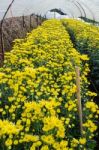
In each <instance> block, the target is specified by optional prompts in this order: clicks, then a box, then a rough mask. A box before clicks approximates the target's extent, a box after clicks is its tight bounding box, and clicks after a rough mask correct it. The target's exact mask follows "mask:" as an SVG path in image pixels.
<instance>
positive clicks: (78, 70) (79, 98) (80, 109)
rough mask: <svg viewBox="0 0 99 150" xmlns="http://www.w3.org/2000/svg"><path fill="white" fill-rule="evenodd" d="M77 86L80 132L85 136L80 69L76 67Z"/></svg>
mask: <svg viewBox="0 0 99 150" xmlns="http://www.w3.org/2000/svg"><path fill="white" fill-rule="evenodd" d="M76 86H77V105H78V113H79V120H80V132H81V135H82V134H83V133H82V132H83V119H82V104H81V93H80V92H81V88H80V69H79V67H76Z"/></svg>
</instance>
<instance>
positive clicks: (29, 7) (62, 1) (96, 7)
mask: <svg viewBox="0 0 99 150" xmlns="http://www.w3.org/2000/svg"><path fill="white" fill-rule="evenodd" d="M10 2H11V0H0V19H2V17H3V15H4V12H5V11H6V9H7V7H8V5H9V4H10ZM54 8H57V9H61V10H62V11H63V12H64V13H66V14H67V15H68V17H71V18H77V17H81V16H83V17H87V18H89V19H93V20H95V21H99V0H15V2H14V3H13V5H12V7H11V9H10V10H9V12H8V14H7V16H6V17H16V16H22V15H30V14H32V13H35V14H38V15H42V16H44V15H47V16H48V17H49V16H50V18H51V14H49V12H50V10H51V9H54ZM56 16H58V15H56ZM52 17H53V15H52Z"/></svg>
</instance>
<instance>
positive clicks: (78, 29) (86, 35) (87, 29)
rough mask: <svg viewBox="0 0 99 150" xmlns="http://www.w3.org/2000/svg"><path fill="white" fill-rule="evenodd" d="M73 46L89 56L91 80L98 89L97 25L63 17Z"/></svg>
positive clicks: (98, 51)
mask: <svg viewBox="0 0 99 150" xmlns="http://www.w3.org/2000/svg"><path fill="white" fill-rule="evenodd" d="M62 22H63V24H64V25H65V27H66V29H67V30H68V32H69V34H70V36H71V39H72V41H73V43H74V46H75V48H76V49H77V50H78V51H79V52H80V53H82V54H87V55H88V56H89V58H90V61H89V63H90V68H91V74H90V75H91V80H92V82H93V84H94V86H95V87H96V89H97V90H98V91H99V27H97V26H93V25H91V24H87V23H84V22H82V21H78V20H73V19H63V20H62Z"/></svg>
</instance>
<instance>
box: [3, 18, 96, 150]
mask: <svg viewBox="0 0 99 150" xmlns="http://www.w3.org/2000/svg"><path fill="white" fill-rule="evenodd" d="M87 60H88V57H87V56H86V55H81V54H80V53H78V52H77V51H76V49H74V48H73V44H72V42H71V40H70V37H69V34H68V33H67V31H66V30H65V27H64V26H63V25H62V23H61V22H60V21H58V20H48V21H46V22H44V23H43V25H42V26H41V27H38V28H37V29H35V30H34V31H32V32H31V33H29V34H28V35H27V37H26V38H25V39H21V40H19V39H17V40H16V41H15V44H14V47H13V49H12V51H11V52H9V53H6V56H5V61H4V66H3V67H2V68H1V69H0V148H1V149H0V150H2V149H12V150H19V149H20V150H23V149H25V150H29V149H30V150H36V149H40V150H61V149H62V150H79V149H80V150H85V149H94V146H95V141H94V136H95V132H96V130H97V123H96V120H97V118H98V114H99V109H98V106H97V105H96V104H95V103H94V102H93V101H92V98H93V96H95V95H96V94H95V93H92V92H90V91H88V89H87V87H88V85H89V83H88V81H87V74H88V73H89V67H88V64H87ZM75 66H78V67H79V68H80V71H81V95H82V105H83V135H81V134H80V127H79V124H80V123H79V117H78V111H77V98H76V92H77V88H76V73H75Z"/></svg>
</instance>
